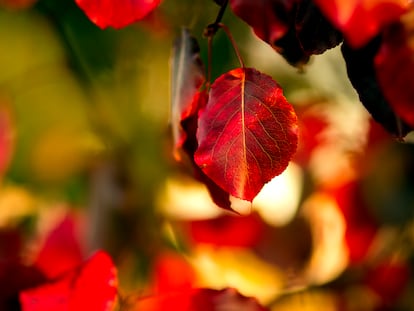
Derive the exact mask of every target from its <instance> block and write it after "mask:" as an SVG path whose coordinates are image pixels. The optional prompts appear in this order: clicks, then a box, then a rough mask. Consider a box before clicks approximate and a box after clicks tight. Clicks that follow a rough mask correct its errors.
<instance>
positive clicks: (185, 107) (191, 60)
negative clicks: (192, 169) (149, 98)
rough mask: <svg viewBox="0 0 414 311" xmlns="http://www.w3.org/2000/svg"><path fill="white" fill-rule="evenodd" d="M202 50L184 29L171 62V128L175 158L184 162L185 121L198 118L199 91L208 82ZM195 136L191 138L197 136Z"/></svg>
mask: <svg viewBox="0 0 414 311" xmlns="http://www.w3.org/2000/svg"><path fill="white" fill-rule="evenodd" d="M199 52H200V48H199V46H198V43H197V40H196V39H195V38H194V37H192V36H191V34H190V32H189V30H188V29H185V28H183V29H182V30H181V33H180V36H179V37H178V38H177V40H176V42H175V44H174V50H173V56H172V62H171V126H172V133H173V141H174V156H175V158H176V159H177V160H180V159H181V155H180V152H179V151H180V149H181V148H183V146H184V144H185V141H186V139H187V138H188V137H187V133H186V131H185V129H184V128H183V125H182V122H185V121H186V120H188V119H189V118H191V117H193V116H195V115H196V114H197V112H198V109H199V106H200V101H201V99H200V96H203V95H204V94H203V93H202V92H199V89H200V87H201V85H202V84H203V83H204V82H205V76H204V69H203V64H202V62H201V59H200V54H199ZM189 130H193V131H194V133H189V135H191V134H193V135H192V136H194V135H195V128H194V129H189Z"/></svg>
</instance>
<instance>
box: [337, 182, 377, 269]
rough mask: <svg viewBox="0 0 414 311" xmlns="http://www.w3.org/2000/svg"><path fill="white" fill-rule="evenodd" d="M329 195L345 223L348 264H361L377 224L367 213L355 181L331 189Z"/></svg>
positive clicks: (373, 236)
mask: <svg viewBox="0 0 414 311" xmlns="http://www.w3.org/2000/svg"><path fill="white" fill-rule="evenodd" d="M331 194H332V195H333V197H334V198H335V200H336V202H337V204H338V207H339V208H340V210H341V212H342V214H343V215H344V218H345V221H346V231H345V240H346V243H347V246H348V250H349V260H350V263H351V264H358V263H361V262H362V261H363V260H364V259H365V258H366V255H367V254H368V251H369V248H370V246H371V244H372V242H373V240H374V238H375V235H376V234H377V231H378V224H377V223H376V222H375V220H374V218H373V216H372V215H371V214H370V213H369V208H368V207H367V204H366V202H365V201H364V199H363V196H362V193H361V189H360V185H359V183H358V182H357V181H351V182H349V183H346V184H344V185H341V186H339V187H338V188H335V189H332V190H331Z"/></svg>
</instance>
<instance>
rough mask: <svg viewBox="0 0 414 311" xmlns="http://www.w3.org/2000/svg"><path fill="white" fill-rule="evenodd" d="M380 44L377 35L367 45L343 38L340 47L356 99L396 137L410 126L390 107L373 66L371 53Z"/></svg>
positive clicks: (410, 128)
mask: <svg viewBox="0 0 414 311" xmlns="http://www.w3.org/2000/svg"><path fill="white" fill-rule="evenodd" d="M380 44H381V38H380V37H376V38H375V39H373V40H372V41H370V42H369V43H368V44H367V45H366V46H364V47H362V48H359V49H353V48H352V47H350V46H349V44H347V43H346V42H344V44H342V47H341V50H342V55H343V57H344V60H345V63H346V69H347V73H348V77H349V80H350V81H351V83H352V85H353V87H354V88H355V90H356V91H357V92H358V95H359V99H360V100H361V103H362V104H363V105H364V107H365V108H366V109H367V110H368V112H369V113H370V114H371V115H372V117H373V118H374V120H375V121H377V122H378V123H380V124H381V125H382V126H383V127H384V128H385V129H386V130H387V131H388V132H390V133H391V134H392V135H394V136H396V137H399V138H401V137H404V136H405V135H407V133H409V132H410V131H411V130H412V127H411V126H409V125H408V124H406V123H405V122H404V120H402V119H401V118H400V117H399V116H398V115H396V113H395V111H394V110H393V109H392V108H391V106H390V103H389V102H388V100H386V99H385V97H384V92H383V90H382V88H381V87H380V85H379V83H378V79H377V74H376V72H375V68H374V57H375V55H376V54H377V52H378V49H379V47H380Z"/></svg>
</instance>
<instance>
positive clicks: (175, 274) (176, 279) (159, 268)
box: [153, 252, 196, 293]
mask: <svg viewBox="0 0 414 311" xmlns="http://www.w3.org/2000/svg"><path fill="white" fill-rule="evenodd" d="M153 278H154V290H155V292H156V293H166V292H169V291H177V290H188V289H190V288H192V287H193V284H195V281H196V274H195V271H194V269H193V267H192V266H191V265H190V263H189V262H188V261H187V260H186V259H185V258H184V257H183V256H182V255H180V254H177V253H173V252H163V253H161V254H160V255H159V256H158V257H157V258H156V260H155V263H154V276H153Z"/></svg>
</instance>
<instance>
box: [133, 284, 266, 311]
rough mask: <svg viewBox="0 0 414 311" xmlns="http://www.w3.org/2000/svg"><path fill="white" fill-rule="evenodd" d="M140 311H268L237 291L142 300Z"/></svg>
mask: <svg viewBox="0 0 414 311" xmlns="http://www.w3.org/2000/svg"><path fill="white" fill-rule="evenodd" d="M134 310H137V311H138V310H139V311H164V310H169V311H211V310H223V311H224V310H226V311H227V310H228V311H230V310H238V311H266V310H268V309H266V308H265V307H263V306H261V305H260V304H259V303H258V302H257V300H256V299H254V298H250V297H245V296H242V295H241V294H239V293H238V292H237V291H236V290H235V289H232V288H227V289H223V290H214V289H204V288H202V289H191V290H187V291H179V292H171V293H168V294H164V295H159V296H151V297H147V298H143V299H140V300H139V301H138V303H137V305H136V308H135V309H134Z"/></svg>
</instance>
